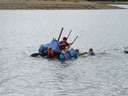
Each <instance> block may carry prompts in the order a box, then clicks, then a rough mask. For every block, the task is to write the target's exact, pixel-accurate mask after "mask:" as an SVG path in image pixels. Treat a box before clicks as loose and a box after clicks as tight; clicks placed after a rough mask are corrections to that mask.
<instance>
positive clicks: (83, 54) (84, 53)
mask: <svg viewBox="0 0 128 96" xmlns="http://www.w3.org/2000/svg"><path fill="white" fill-rule="evenodd" d="M85 54H88V52H83V53H80V54H79V56H82V55H85Z"/></svg>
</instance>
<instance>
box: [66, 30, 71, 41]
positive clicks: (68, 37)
mask: <svg viewBox="0 0 128 96" xmlns="http://www.w3.org/2000/svg"><path fill="white" fill-rule="evenodd" d="M71 32H72V30H71V31H70V32H69V34H68V36H67V40H68V38H69V36H70V34H71Z"/></svg>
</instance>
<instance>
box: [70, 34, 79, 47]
mask: <svg viewBox="0 0 128 96" xmlns="http://www.w3.org/2000/svg"><path fill="white" fill-rule="evenodd" d="M77 38H78V35H77V36H76V38H75V39H74V40H73V41H72V43H71V45H73V44H74V43H75V41H76V39H77Z"/></svg>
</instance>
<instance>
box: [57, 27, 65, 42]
mask: <svg viewBox="0 0 128 96" xmlns="http://www.w3.org/2000/svg"><path fill="white" fill-rule="evenodd" d="M63 29H64V28H63V27H62V29H61V31H60V34H59V37H58V41H59V40H60V37H61V35H62V32H63Z"/></svg>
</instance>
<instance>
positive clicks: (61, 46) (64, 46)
mask: <svg viewBox="0 0 128 96" xmlns="http://www.w3.org/2000/svg"><path fill="white" fill-rule="evenodd" d="M70 45H71V44H69V43H68V42H67V38H66V37H63V40H62V41H60V42H59V47H60V50H65V49H66V47H68V48H69V47H70Z"/></svg>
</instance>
